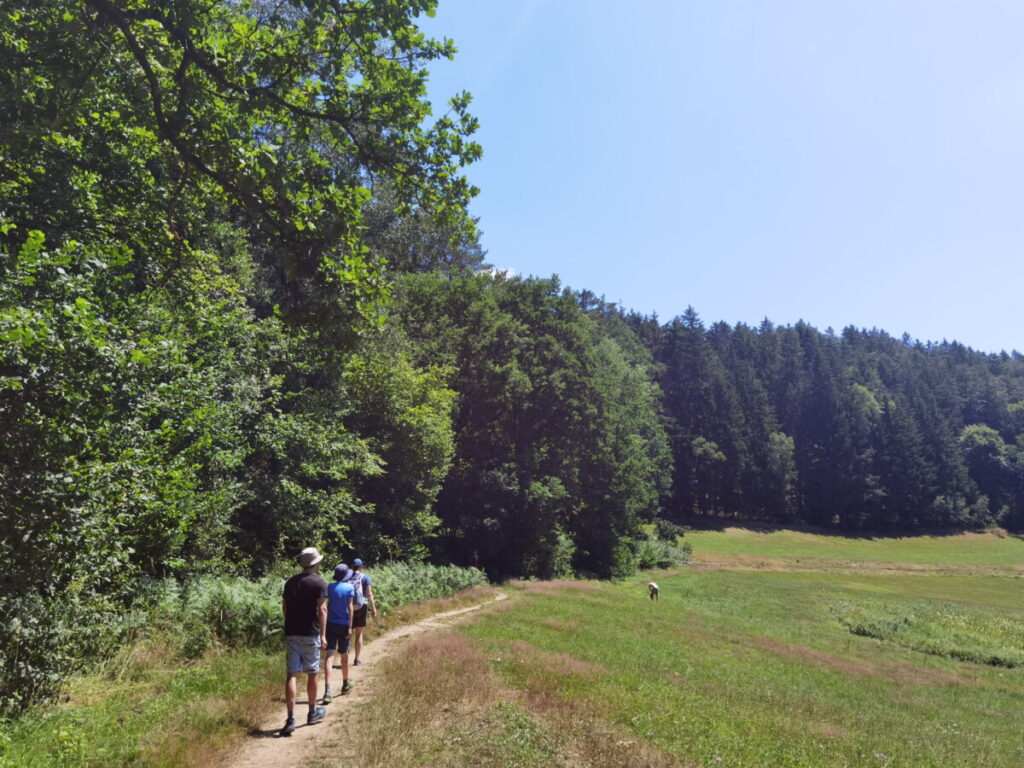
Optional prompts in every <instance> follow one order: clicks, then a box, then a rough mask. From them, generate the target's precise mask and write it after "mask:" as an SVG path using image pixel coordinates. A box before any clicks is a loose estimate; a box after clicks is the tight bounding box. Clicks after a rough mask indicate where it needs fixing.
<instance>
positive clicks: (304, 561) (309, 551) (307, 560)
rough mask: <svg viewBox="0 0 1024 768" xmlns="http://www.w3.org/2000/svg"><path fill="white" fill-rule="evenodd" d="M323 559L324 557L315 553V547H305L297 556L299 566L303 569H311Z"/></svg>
mask: <svg viewBox="0 0 1024 768" xmlns="http://www.w3.org/2000/svg"><path fill="white" fill-rule="evenodd" d="M323 559H324V556H323V555H321V554H320V553H319V552H317V551H316V547H306V548H305V549H304V550H302V552H301V553H300V554H299V565H301V566H302V567H303V568H312V567H313V566H314V565H316V564H317V563H319V562H320V561H321V560H323Z"/></svg>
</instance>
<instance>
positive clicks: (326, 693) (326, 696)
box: [321, 689, 334, 704]
mask: <svg viewBox="0 0 1024 768" xmlns="http://www.w3.org/2000/svg"><path fill="white" fill-rule="evenodd" d="M332 701H334V698H333V697H332V696H331V691H330V689H328V690H326V691H324V697H323V699H322V700H321V703H323V704H330V703H331V702H332Z"/></svg>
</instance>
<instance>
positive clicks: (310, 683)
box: [306, 672, 316, 712]
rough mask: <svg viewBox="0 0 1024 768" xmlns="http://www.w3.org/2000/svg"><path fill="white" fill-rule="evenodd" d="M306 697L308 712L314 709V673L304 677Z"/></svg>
mask: <svg viewBox="0 0 1024 768" xmlns="http://www.w3.org/2000/svg"><path fill="white" fill-rule="evenodd" d="M306 695H307V696H308V697H309V711H310V712H312V711H313V710H314V709H315V708H316V673H315V672H314V673H313V674H311V675H306Z"/></svg>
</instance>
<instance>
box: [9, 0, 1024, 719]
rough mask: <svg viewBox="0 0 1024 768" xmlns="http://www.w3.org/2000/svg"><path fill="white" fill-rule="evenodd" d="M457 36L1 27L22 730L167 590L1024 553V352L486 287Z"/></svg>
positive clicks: (341, 5) (104, 20)
mask: <svg viewBox="0 0 1024 768" xmlns="http://www.w3.org/2000/svg"><path fill="white" fill-rule="evenodd" d="M433 6H434V3H433V2H430V0H395V1H393V2H386V3H385V2H367V1H362V0H361V1H355V0H352V1H345V2H343V1H342V0H334V1H331V2H312V1H310V2H298V0H296V1H294V2H281V3H278V2H270V1H269V0H250V1H248V2H231V3H224V2H220V0H179V1H178V2H174V3H163V2H155V1H154V2H147V1H146V0H137V1H133V2H127V1H126V0H54V1H53V2H47V3H37V2H28V1H27V0H12V2H7V3H5V4H4V5H3V7H2V9H0V109H2V113H3V115H4V123H3V126H2V127H0V132H2V133H0V153H2V155H0V161H2V162H0V505H2V506H0V574H2V576H0V579H2V581H0V650H2V651H3V670H2V675H3V679H0V696H2V697H3V698H4V699H5V700H7V701H14V700H16V699H17V696H18V695H20V693H19V692H21V691H23V690H25V689H26V685H27V684H26V683H25V680H26V679H28V678H31V679H32V680H33V681H34V682H33V685H36V687H39V686H40V685H43V683H45V682H46V681H47V680H49V681H52V680H56V679H57V678H59V676H60V675H61V674H63V673H65V672H66V669H55V668H53V666H52V665H50V666H48V665H47V662H46V658H47V656H48V654H51V652H55V649H56V647H57V646H58V645H62V646H63V645H66V644H68V643H69V642H73V643H74V644H75V646H76V648H78V649H79V651H80V655H81V656H82V657H83V658H84V657H87V656H88V653H89V648H90V643H91V642H92V640H93V639H94V637H96V636H98V635H97V633H98V632H99V630H98V629H97V628H98V627H100V626H101V625H102V621H103V617H104V616H107V615H114V614H118V613H121V612H123V611H125V610H126V608H127V607H128V606H130V605H131V603H132V599H133V595H134V594H135V593H136V589H137V586H138V584H139V583H140V580H143V579H146V578H153V577H165V576H174V577H176V578H180V579H188V578H190V577H193V576H196V575H200V574H208V573H218V572H223V571H224V570H226V569H232V570H239V569H241V570H244V571H245V572H247V573H251V574H253V575H254V576H255V575H260V574H263V573H265V572H266V571H267V569H268V568H270V567H271V566H272V564H273V563H275V562H276V561H279V560H280V559H281V558H287V557H291V556H294V554H295V553H296V552H297V551H298V550H299V549H301V548H302V547H304V546H307V545H310V544H318V545H319V546H322V547H325V548H327V549H328V550H330V551H343V550H348V551H351V550H358V551H359V552H360V553H362V554H363V556H364V557H368V558H371V559H372V560H374V561H385V560H397V559H424V560H437V561H443V562H454V563H459V564H472V565H479V566H480V567H482V568H485V569H486V570H487V571H488V572H489V573H490V574H491V575H492V576H496V577H504V576H538V577H547V576H552V575H556V574H571V573H577V574H589V575H596V576H600V577H612V576H616V575H622V574H625V573H628V572H630V571H631V570H633V569H634V568H635V567H636V565H637V563H638V555H637V552H638V548H639V547H640V546H641V544H642V542H643V541H644V539H645V534H644V533H643V532H642V531H643V529H642V528H641V526H642V524H644V523H656V527H657V530H660V531H663V532H667V533H666V535H667V537H668V538H672V539H674V535H672V533H673V531H675V530H676V529H675V528H674V527H673V525H672V524H685V523H688V522H692V521H694V520H695V519H697V518H701V519H709V518H710V519H748V520H749V519H756V520H762V521H766V522H771V523H776V524H797V523H806V524H814V525H818V526H825V527H832V528H836V529H842V530H848V531H894V530H899V531H915V530H923V529H935V528H946V529H962V528H969V527H979V526H987V525H990V524H1000V525H1004V526H1007V527H1011V528H1020V527H1024V358H1022V357H1021V356H1020V355H1018V354H1016V353H1014V354H1013V355H1007V354H999V355H990V354H983V353H981V352H976V351H973V350H971V349H968V348H965V347H963V346H961V345H959V344H956V343H943V344H938V345H934V344H927V345H926V344H921V343H918V342H915V341H913V340H911V339H908V338H903V339H895V338H892V337H890V336H888V335H887V334H885V333H884V332H880V331H876V330H871V331H865V330H858V329H854V328H849V329H846V330H844V331H843V332H842V333H841V334H839V335H835V334H833V333H831V332H828V333H821V332H819V331H817V330H815V329H814V328H812V327H810V326H808V325H806V324H803V323H797V324H796V325H792V326H774V325H772V324H771V323H769V322H768V321H765V322H764V323H763V324H762V325H761V326H760V327H758V328H750V327H746V326H743V325H737V326H730V325H727V324H725V323H716V324H714V325H711V326H710V327H705V326H704V324H703V323H702V321H701V320H700V318H699V317H698V315H697V313H696V312H695V311H693V310H692V309H687V310H686V311H685V312H684V313H683V314H681V315H680V316H679V317H677V318H675V319H673V320H671V321H670V322H668V323H662V322H661V321H660V320H658V319H657V318H654V317H645V316H640V315H637V314H635V313H631V312H628V311H625V310H624V309H622V308H619V307H616V306H614V305H611V304H608V303H606V302H604V301H603V300H601V299H599V298H598V297H597V296H595V295H594V294H592V293H591V292H589V291H586V290H583V291H574V290H571V289H569V288H565V287H563V286H562V285H560V283H559V281H558V280H557V279H556V278H544V279H539V278H520V277H512V276H508V275H505V274H500V273H495V272H494V271H493V270H489V269H488V268H487V264H486V263H485V258H486V254H485V253H484V251H483V250H482V248H481V246H480V237H479V232H478V229H477V222H476V221H475V220H474V219H473V218H472V216H471V215H470V213H469V203H470V201H471V199H472V197H473V195H474V194H475V192H476V190H475V189H474V188H473V187H472V186H471V184H470V183H469V182H468V181H467V178H466V176H465V171H464V169H465V167H466V166H467V165H469V164H471V163H472V162H473V161H474V160H476V159H477V158H479V157H480V154H481V151H482V150H481V148H480V147H479V146H478V145H477V144H476V143H474V142H473V141H472V138H471V137H472V134H473V133H474V131H475V129H476V121H475V119H474V118H473V117H472V115H471V114H470V112H469V111H468V110H469V103H470V100H469V97H468V95H465V94H460V95H457V96H456V97H454V98H453V99H452V101H451V102H450V103H449V105H448V107H447V110H446V111H445V112H444V113H443V114H441V115H440V116H436V117H432V116H431V115H432V112H431V106H430V104H429V103H428V101H427V99H426V79H427V66H428V65H429V64H430V62H432V61H435V60H437V59H441V58H446V57H450V56H452V55H453V54H454V48H453V46H452V44H451V43H450V42H448V41H436V40H432V39H429V38H427V37H426V36H425V35H424V34H423V33H422V32H421V31H420V30H419V29H418V27H417V26H416V20H417V18H418V17H419V16H420V15H422V14H424V13H429V12H431V11H432V9H433ZM696 298H697V299H699V297H696ZM794 311H799V308H794ZM639 562H640V563H643V562H644V561H643V558H639ZM40 681H42V682H40Z"/></svg>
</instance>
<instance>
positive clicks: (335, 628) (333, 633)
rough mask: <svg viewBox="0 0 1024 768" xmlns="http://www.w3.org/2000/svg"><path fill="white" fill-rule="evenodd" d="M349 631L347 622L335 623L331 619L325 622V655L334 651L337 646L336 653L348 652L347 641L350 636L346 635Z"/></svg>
mask: <svg viewBox="0 0 1024 768" xmlns="http://www.w3.org/2000/svg"><path fill="white" fill-rule="evenodd" d="M348 633H349V629H348V624H335V623H334V622H333V621H328V622H327V655H328V656H330V655H331V654H332V653H334V650H335V648H337V650H338V653H348V643H349V640H351V639H352V638H351V637H346V635H347V634H348Z"/></svg>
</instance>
